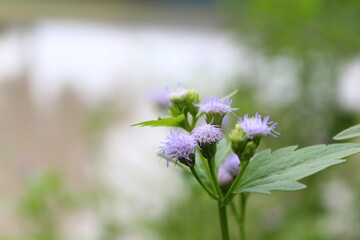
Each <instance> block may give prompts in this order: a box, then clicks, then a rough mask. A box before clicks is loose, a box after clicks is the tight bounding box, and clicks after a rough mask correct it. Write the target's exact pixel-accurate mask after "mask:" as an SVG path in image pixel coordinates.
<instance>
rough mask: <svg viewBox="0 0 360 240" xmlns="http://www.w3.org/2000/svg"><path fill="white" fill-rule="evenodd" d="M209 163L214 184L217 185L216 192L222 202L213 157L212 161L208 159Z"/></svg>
mask: <svg viewBox="0 0 360 240" xmlns="http://www.w3.org/2000/svg"><path fill="white" fill-rule="evenodd" d="M208 163H209V169H210V173H211V178H212V180H213V183H214V185H215V189H216V192H217V194H218V195H219V200H220V201H221V199H222V197H223V195H222V193H221V189H220V186H219V182H218V180H217V176H216V173H215V158H214V157H213V158H211V159H208Z"/></svg>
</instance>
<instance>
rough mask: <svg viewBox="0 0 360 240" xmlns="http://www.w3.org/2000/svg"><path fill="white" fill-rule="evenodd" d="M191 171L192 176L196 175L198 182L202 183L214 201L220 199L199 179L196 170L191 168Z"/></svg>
mask: <svg viewBox="0 0 360 240" xmlns="http://www.w3.org/2000/svg"><path fill="white" fill-rule="evenodd" d="M190 170H191V172H192V174H193V175H194V177H195V178H196V180H197V181H198V182H199V183H200V185H201V186H202V187H203V189H204V190H205V191H206V192H207V193H208V194H209V195H210V197H212V198H214V199H218V198H217V197H216V196H215V195H214V194H213V193H212V192H211V191H210V190H209V189H208V187H206V185H205V184H204V182H203V181H202V180H201V178H200V177H199V175H198V174H197V172H196V170H195V168H194V167H193V166H192V167H190Z"/></svg>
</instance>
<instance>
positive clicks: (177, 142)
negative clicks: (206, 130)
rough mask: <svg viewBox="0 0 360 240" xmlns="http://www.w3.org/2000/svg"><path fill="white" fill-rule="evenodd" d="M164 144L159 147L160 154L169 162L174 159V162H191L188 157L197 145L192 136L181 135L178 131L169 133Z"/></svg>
mask: <svg viewBox="0 0 360 240" xmlns="http://www.w3.org/2000/svg"><path fill="white" fill-rule="evenodd" d="M166 140H167V141H166V142H164V143H163V144H164V145H163V146H161V147H160V149H161V150H160V154H161V155H162V156H163V157H164V158H166V160H167V161H168V164H169V161H170V160H172V159H176V161H178V160H181V159H185V160H186V161H189V162H192V161H193V160H192V159H190V157H189V155H190V154H192V153H194V151H195V148H196V147H197V143H196V141H195V139H194V137H193V136H190V135H187V134H184V133H182V132H181V131H180V130H177V131H176V132H173V131H170V134H169V135H168V136H167V137H166Z"/></svg>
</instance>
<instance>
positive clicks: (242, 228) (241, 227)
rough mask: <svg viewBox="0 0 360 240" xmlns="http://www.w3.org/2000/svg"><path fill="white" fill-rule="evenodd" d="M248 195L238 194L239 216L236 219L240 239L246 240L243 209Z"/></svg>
mask: <svg viewBox="0 0 360 240" xmlns="http://www.w3.org/2000/svg"><path fill="white" fill-rule="evenodd" d="M248 197H249V194H248V193H241V194H240V217H239V219H238V224H239V231H240V240H246V235H245V210H246V202H247V198H248Z"/></svg>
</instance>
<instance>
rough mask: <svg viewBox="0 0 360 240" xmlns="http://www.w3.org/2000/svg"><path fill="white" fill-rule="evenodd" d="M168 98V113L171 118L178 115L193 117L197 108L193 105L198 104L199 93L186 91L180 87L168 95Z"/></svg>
mask: <svg viewBox="0 0 360 240" xmlns="http://www.w3.org/2000/svg"><path fill="white" fill-rule="evenodd" d="M168 98H169V99H170V101H171V103H170V105H169V111H170V113H171V115H172V116H174V117H177V116H179V115H180V114H187V113H188V112H190V114H191V115H193V116H195V115H196V114H197V112H198V107H196V106H195V105H194V104H197V103H199V93H198V92H196V91H195V90H193V89H191V90H187V89H185V88H182V87H180V88H179V89H177V90H176V91H174V92H171V93H170V94H168Z"/></svg>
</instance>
